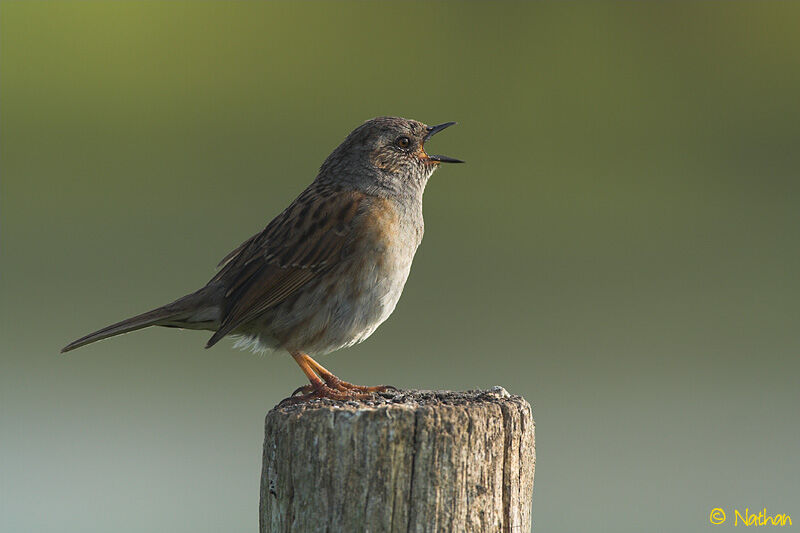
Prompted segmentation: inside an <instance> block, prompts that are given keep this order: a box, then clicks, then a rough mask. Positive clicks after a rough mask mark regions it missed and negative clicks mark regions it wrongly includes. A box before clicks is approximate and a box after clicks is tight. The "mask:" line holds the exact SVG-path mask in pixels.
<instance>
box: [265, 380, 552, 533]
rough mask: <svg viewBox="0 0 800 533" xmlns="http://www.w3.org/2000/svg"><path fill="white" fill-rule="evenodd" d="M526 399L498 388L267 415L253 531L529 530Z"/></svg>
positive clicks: (531, 460)
mask: <svg viewBox="0 0 800 533" xmlns="http://www.w3.org/2000/svg"><path fill="white" fill-rule="evenodd" d="M535 463H536V454H535V449H534V422H533V415H532V412H531V406H530V405H529V404H528V402H526V401H525V400H524V399H523V398H522V397H520V396H510V395H509V394H508V393H507V392H506V391H505V389H503V388H502V387H494V388H493V389H492V390H488V391H467V392H450V391H401V392H398V393H394V394H385V395H382V398H380V399H376V400H375V401H366V402H332V401H328V400H318V401H315V402H311V403H308V404H301V405H293V406H288V407H283V408H277V407H276V408H275V409H273V410H272V411H270V412H269V413H268V414H267V419H266V432H265V439H264V463H263V470H262V473H261V507H260V523H261V532H262V533H267V532H290V531H302V532H315V531H319V532H359V531H371V532H383V531H391V532H394V531H397V532H400V531H402V532H410V531H414V532H427V531H463V532H478V531H481V532H483V531H504V532H505V531H509V532H511V531H513V532H517V531H518V532H526V533H527V532H528V531H530V529H531V498H532V495H533V472H534V466H535Z"/></svg>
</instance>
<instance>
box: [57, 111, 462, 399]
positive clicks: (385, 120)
mask: <svg viewBox="0 0 800 533" xmlns="http://www.w3.org/2000/svg"><path fill="white" fill-rule="evenodd" d="M454 124H456V123H455V122H445V123H442V124H438V125H435V126H428V125H426V124H423V123H422V122H418V121H416V120H411V119H405V118H400V117H389V116H384V117H377V118H373V119H371V120H368V121H366V122H364V123H363V124H361V125H360V126H358V127H356V128H355V129H354V130H353V131H352V132H351V133H350V134H349V135H348V136H347V137H346V138H345V140H344V141H343V142H342V143H341V144H340V145H339V146H338V147H336V148H335V149H334V150H333V152H331V154H330V155H329V156H328V157H327V158H326V159H325V161H324V162H323V163H322V166H321V167H320V169H319V172H318V173H317V175H316V178H315V179H314V180H313V181H312V182H311V184H310V185H308V187H306V189H305V190H304V191H303V192H302V193H300V195H299V196H298V197H297V198H296V199H295V200H294V201H293V202H292V203H291V204H290V205H289V206H288V207H287V208H286V209H284V210H283V212H281V213H280V214H279V215H277V216H276V217H275V218H274V219H272V221H270V222H269V224H267V226H266V227H265V228H264V229H263V230H262V231H260V232H259V233H257V234H255V235H253V236H252V237H250V238H249V239H247V240H246V241H244V242H243V243H241V244H240V245H239V246H238V247H237V248H235V249H234V250H233V251H232V252H230V253H229V254H227V255H226V256H225V257H224V258H223V259H222V261H220V263H219V264H218V265H217V267H218V271H217V272H216V274H215V275H214V277H213V278H211V280H210V281H209V282H208V283H207V284H206V285H205V286H204V287H202V288H201V289H199V290H197V291H195V292H193V293H191V294H188V295H186V296H183V297H182V298H179V299H177V300H175V301H174V302H172V303H168V304H166V305H163V306H161V307H158V308H155V309H152V310H150V311H147V312H145V313H142V314H139V315H136V316H134V317H131V318H128V319H126V320H123V321H121V322H117V323H115V324H112V325H110V326H107V327H105V328H102V329H100V330H98V331H95V332H93V333H90V334H88V335H86V336H84V337H81V338H79V339H77V340H75V341H73V342H71V343H69V344H68V345H66V346H65V347H64V348H62V349H61V352H62V353H65V352H69V351H71V350H74V349H76V348H79V347H81V346H85V345H87V344H90V343H93V342H96V341H99V340H102V339H106V338H108V337H113V336H116V335H120V334H123V333H128V332H131V331H136V330H139V329H143V328H147V327H149V326H163V327H171V328H183V329H195V330H208V331H213V332H214V333H213V335H212V336H211V338H210V339H209V341H208V343H207V344H206V348H210V347H212V346H214V345H215V344H217V343H218V342H219V341H220V339H222V338H223V337H226V336H230V337H232V338H233V339H234V340H235V341H236V344H235V346H237V347H243V348H250V349H252V350H254V351H256V352H261V351H269V350H284V351H286V352H288V353H289V354H290V355H291V356H292V357H293V358H294V360H295V362H296V363H297V364H298V366H299V367H300V369H301V370H302V371H303V373H304V374H305V376H306V378H307V379H308V381H309V384H308V385H305V386H302V387H299V388H298V389H297V390H295V391H294V393H292V395H291V396H290V397H289V398H287V401H295V402H305V401H308V400H312V399H319V398H327V399H331V400H349V399H363V398H366V397H371V396H372V394H374V393H379V392H384V391H388V390H391V389H393V388H394V387H390V386H388V385H378V386H371V387H370V386H360V385H354V384H352V383H349V382H347V381H344V380H342V379H340V378H338V377H337V376H335V375H334V374H333V373H331V372H330V371H329V370H327V369H326V368H325V367H323V366H322V365H320V364H319V363H318V362H317V361H316V360H315V359H313V358H312V355H313V356H315V357H316V356H319V355H324V354H327V353H330V352H333V351H336V350H339V349H342V348H347V347H350V346H353V345H355V344H357V343H359V342H361V341H363V340H365V339H366V338H368V337H369V336H370V335H372V333H373V332H374V331H375V330H376V329H377V328H378V326H379V325H380V324H381V323H383V322H384V321H385V320H386V319H387V318H389V315H391V314H392V312H393V311H394V309H395V306H396V305H397V302H398V300H399V299H400V295H401V294H402V292H403V288H404V286H405V283H406V280H407V279H408V275H409V272H410V270H411V264H412V261H413V259H414V255H415V253H416V251H417V248H418V247H419V245H420V243H421V242H422V236H423V232H424V221H423V216H422V196H423V192H424V190H425V186H426V184H427V183H428V180H429V178H430V177H431V175H432V174H433V172H434V171H435V170H436V169H437V168H438V167H439V166H440V165H441V164H442V163H463V162H464V161H462V160H460V159H455V158H452V157H448V156H444V155H428V153H427V152H426V151H425V143H426V142H427V141H428V140H429V139H430V138H431V137H433V136H434V135H436V134H437V133H439V132H441V131H442V130H444V129H446V128H449V127H450V126H453V125H454Z"/></svg>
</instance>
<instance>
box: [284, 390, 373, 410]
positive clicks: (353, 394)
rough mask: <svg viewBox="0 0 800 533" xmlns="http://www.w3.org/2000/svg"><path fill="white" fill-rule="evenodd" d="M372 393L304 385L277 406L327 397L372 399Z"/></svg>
mask: <svg viewBox="0 0 800 533" xmlns="http://www.w3.org/2000/svg"><path fill="white" fill-rule="evenodd" d="M297 393H303V394H301V395H300V396H297ZM372 398H373V396H372V393H370V392H359V391H355V390H344V391H342V390H337V389H333V388H331V387H329V386H327V385H321V386H314V385H306V386H304V387H298V388H297V390H295V391H294V392H293V393H292V395H291V396H289V397H288V398H286V399H284V400H282V401H281V403H279V404H278V407H285V406H287V405H297V404H299V403H305V402H308V401H311V400H320V399H328V400H336V401H347V400H369V399H372Z"/></svg>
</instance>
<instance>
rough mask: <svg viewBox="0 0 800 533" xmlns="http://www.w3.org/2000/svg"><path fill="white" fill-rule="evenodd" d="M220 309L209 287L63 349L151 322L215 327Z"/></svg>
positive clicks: (73, 347) (158, 324)
mask: <svg viewBox="0 0 800 533" xmlns="http://www.w3.org/2000/svg"><path fill="white" fill-rule="evenodd" d="M218 315H219V311H218V309H217V308H216V306H214V305H213V301H212V300H211V299H210V298H209V294H208V291H207V287H206V288H203V289H200V290H199V291H197V292H194V293H192V294H189V295H187V296H184V297H183V298H179V299H177V300H175V301H174V302H172V303H169V304H167V305H164V306H161V307H158V308H156V309H153V310H151V311H147V312H146V313H142V314H141V315H136V316H134V317H131V318H128V319H126V320H123V321H121V322H117V323H116V324H111V325H110V326H107V327H104V328H103V329H100V330H97V331H95V332H94V333H90V334H88V335H86V336H84V337H81V338H80V339H78V340H75V341H72V342H71V343H69V344H67V345H66V346H64V347H63V348H61V353H65V352H68V351H70V350H74V349H75V348H80V347H81V346H86V345H87V344H91V343H93V342H97V341H99V340H102V339H107V338H109V337H114V336H116V335H122V334H123V333H128V332H130V331H136V330H138V329H142V328H147V327H150V326H167V327H177V328H187V329H216V327H215V326H217V325H218V324H219V318H218Z"/></svg>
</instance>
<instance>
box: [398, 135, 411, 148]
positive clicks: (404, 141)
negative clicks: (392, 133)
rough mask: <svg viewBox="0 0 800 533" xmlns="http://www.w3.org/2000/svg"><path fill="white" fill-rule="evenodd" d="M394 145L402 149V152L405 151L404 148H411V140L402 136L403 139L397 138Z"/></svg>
mask: <svg viewBox="0 0 800 533" xmlns="http://www.w3.org/2000/svg"><path fill="white" fill-rule="evenodd" d="M394 143H395V144H396V145H397V146H399V147H400V148H402V149H404V150H405V149H406V148H408V147H409V146H411V139H409V138H408V137H406V136H403V137H398V138H397V140H396V141H395V142H394Z"/></svg>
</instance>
